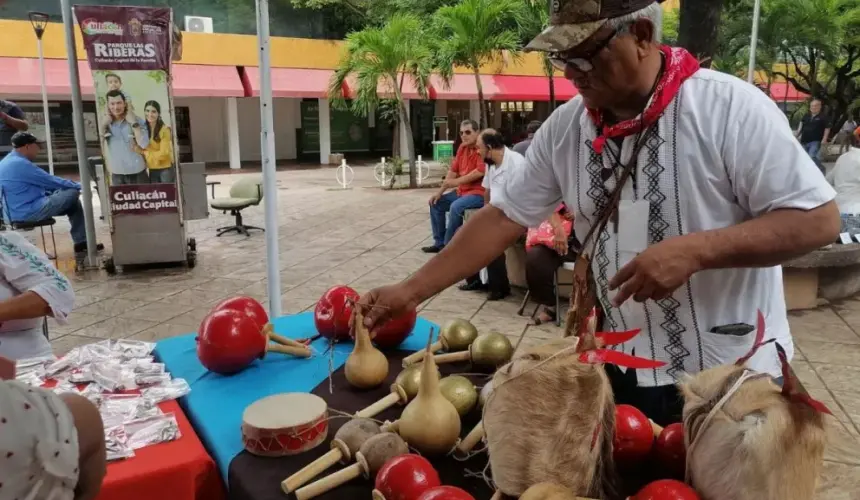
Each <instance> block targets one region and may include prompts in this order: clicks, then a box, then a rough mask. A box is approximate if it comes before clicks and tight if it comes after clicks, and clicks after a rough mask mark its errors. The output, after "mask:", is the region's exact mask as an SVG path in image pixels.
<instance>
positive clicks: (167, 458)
mask: <svg viewBox="0 0 860 500" xmlns="http://www.w3.org/2000/svg"><path fill="white" fill-rule="evenodd" d="M159 407H160V408H161V410H162V411H163V412H165V413H173V414H174V415H176V421H177V422H178V423H179V431H180V432H181V433H182V437H181V438H179V439H177V440H176V441H171V442H169V443H161V444H157V445H153V446H147V447H146V448H141V449H140V450H136V451H135V456H134V458H131V459H128V460H122V461H117V462H109V463H108V467H107V476H106V477H105V480H104V482H103V483H102V491H101V494H99V496H98V497H97V500H153V499H156V500H158V499H165V500H166V499H170V500H221V499H223V498H224V496H225V495H224V485H223V483H222V481H221V478H220V476H219V475H218V470H217V469H216V467H215V462H214V461H213V460H212V458H211V457H210V456H209V455H208V454H207V453H206V450H205V449H204V448H203V445H202V444H201V443H200V439H198V437H197V435H196V434H195V433H194V429H193V428H192V427H191V423H190V422H188V418H186V417H185V414H184V413H183V412H182V408H180V407H179V404H177V403H176V401H167V402H165V403H161V404H160V405H159Z"/></svg>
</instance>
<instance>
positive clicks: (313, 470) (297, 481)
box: [281, 448, 343, 495]
mask: <svg viewBox="0 0 860 500" xmlns="http://www.w3.org/2000/svg"><path fill="white" fill-rule="evenodd" d="M341 460H343V452H342V451H340V448H333V449H332V450H331V451H329V452H328V453H326V454H325V455H323V456H321V457H319V458H318V459H316V460H314V461H313V462H311V463H309V464H308V465H306V466H304V467H302V469H301V470H300V471H298V472H296V473H295V474H293V475H292V476H290V477H288V478H286V479H284V480H283V481H282V482H281V489H282V490H284V493H286V494H287V495H289V494H290V493H292V492H294V491H296V489H298V488H300V487H302V486H304V485H305V484H306V483H307V482H308V481H310V480H311V479H313V478H315V477H317V476H319V475H320V474H322V473H323V472H325V470H326V469H328V468H329V467H331V466H332V465H334V464H336V463H338V462H339V461H341Z"/></svg>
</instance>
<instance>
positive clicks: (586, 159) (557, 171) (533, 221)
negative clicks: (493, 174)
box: [492, 69, 835, 386]
mask: <svg viewBox="0 0 860 500" xmlns="http://www.w3.org/2000/svg"><path fill="white" fill-rule="evenodd" d="M596 134H597V131H596V129H595V127H594V125H593V124H592V122H591V120H590V119H589V118H588V116H587V114H586V112H585V107H584V105H583V102H582V99H581V98H580V97H577V98H575V99H573V100H571V101H569V102H568V103H566V104H565V105H563V106H561V107H560V108H559V109H557V110H556V111H555V112H554V113H553V114H552V116H550V118H549V120H548V121H547V122H546V123H545V124H544V125H543V126H542V127H541V128H540V130H539V131H538V133H537V135H536V136H535V138H534V141H533V142H532V145H531V147H530V148H529V150H528V154H527V155H526V162H527V165H526V167H525V168H523V169H519V170H515V171H513V172H510V173H509V175H508V177H507V182H506V183H505V186H504V191H505V193H504V196H502V197H499V198H498V199H497V200H496V199H494V200H493V201H492V203H493V205H496V206H498V207H499V208H501V209H502V210H503V211H504V212H505V214H506V215H507V216H508V217H510V218H511V219H513V220H514V221H516V222H518V223H519V224H521V225H523V226H526V227H535V226H537V225H538V224H540V222H541V221H543V220H545V219H546V218H547V217H548V216H549V215H550V213H552V211H553V210H554V209H555V207H556V206H557V205H558V203H559V202H560V201H564V202H565V203H566V204H567V206H568V207H570V209H571V211H573V212H575V214H576V219H575V224H574V230H575V231H576V235H577V237H578V238H579V239H580V241H582V240H583V239H584V238H585V235H586V233H587V232H588V229H589V228H590V226H591V224H593V223H594V222H595V218H596V216H597V214H598V213H599V212H600V208H601V207H603V206H604V205H605V204H606V203H607V201H608V196H607V193H611V192H612V190H613V189H614V184H615V177H614V176H613V173H612V170H613V163H612V162H611V161H610V160H611V158H612V155H613V154H614V155H618V154H619V146H618V144H617V143H615V142H613V141H607V143H606V146H605V148H604V151H603V155H598V154H597V153H596V152H595V151H594V149H593V148H592V147H591V143H592V141H593V140H594V139H595V138H596ZM635 139H636V136H635V135H634V136H630V137H627V138H625V139H624V140H623V142H621V145H620V157H621V164H626V163H627V161H628V160H629V158H630V156H631V155H632V149H633V145H634V141H635ZM607 172H608V174H607ZM617 174H618V173H617V172H616V173H615V174H614V175H617ZM604 179H606V180H604ZM834 196H835V192H834V191H833V189H832V188H831V187H830V186H829V184H828V183H827V182H826V181H825V179H824V176H823V175H821V173H820V172H819V170H818V168H817V167H816V166H815V164H814V163H813V162H812V161H811V160H810V158H809V156H808V155H807V154H806V153H805V152H804V151H803V149H802V147H801V146H800V144H798V142H797V140H795V138H794V136H793V134H792V131H791V129H790V127H789V124H788V121H787V119H786V117H785V115H783V113H782V112H781V111H780V110H779V109H778V108H777V106H776V104H775V103H774V102H773V101H772V100H770V98H768V97H767V96H766V95H765V94H764V93H763V92H761V91H760V90H758V89H757V88H755V87H753V86H752V85H749V84H747V83H746V82H743V81H741V80H739V79H738V78H735V77H733V76H730V75H726V74H723V73H718V72H715V71H711V70H706V69H700V70H699V71H698V72H696V73H695V74H694V75H693V76H692V77H690V78H689V79H688V80H686V81H685V82H684V83H683V84H682V86H681V89H680V91H679V93H678V94H677V95H676V96H675V98H674V99H673V101H672V102H671V103H670V104H669V106H668V107H667V109H666V111H665V113H664V114H663V115H662V117H661V118H660V119H659V121H658V124H657V126H656V129H655V131H654V133H653V134H651V135H649V137H648V139H647V141H646V142H645V146H644V147H643V148H642V150H641V152H640V154H639V158H638V162H637V168H636V170H635V173H634V176H633V178H632V179H630V180H628V182H627V184H626V185H625V189H624V192H623V197H622V201H621V203H620V206H619V217H618V219H619V222H618V232H617V233H616V232H615V231H614V230H613V229H614V228H613V227H612V225H611V224H610V226H609V227H607V230H605V231H604V232H603V233H602V234H600V235H599V238H598V245H597V248H596V251H595V253H594V255H592V264H593V266H592V269H593V271H594V277H595V280H596V282H597V289H598V298H599V300H600V302H601V304H602V305H603V308H604V310H605V312H606V319H605V322H604V325H603V328H605V329H610V330H622V329H632V328H641V329H642V332H643V333H642V334H640V335H639V336H637V337H636V338H635V339H633V340H632V341H630V342H628V343H626V344H623V345H622V346H620V349H622V350H623V351H624V352H626V353H635V354H636V355H639V356H643V357H648V358H652V359H657V360H661V361H665V362H666V363H667V366H666V367H664V368H659V369H655V370H651V369H648V370H638V371H637V379H638V383H639V385H640V386H662V385H668V384H673V383H675V382H676V381H677V380H678V377H679V375H680V374H682V373H684V372H687V373H697V372H699V371H701V370H703V369H706V368H709V367H713V366H716V365H720V364H725V363H731V362H734V361H735V360H737V359H738V358H739V357H741V356H743V355H744V354H745V353H746V352H747V351H748V350H749V348H750V347H751V345H752V342H753V338H754V333H750V334H748V335H745V336H732V335H721V334H716V333H711V332H710V330H711V329H713V328H715V327H717V326H722V325H728V324H733V323H748V324H750V325H755V323H756V311H757V310H758V309H761V310H762V312H763V313H764V315H765V320H766V324H767V331H766V334H765V338H766V339H769V338H773V337H776V338H777V339H778V341H779V342H780V344H782V346H783V347H784V348H785V351H786V353H787V354H788V356H789V358H790V357H791V356H792V354H793V352H794V348H793V344H792V340H791V334H790V332H789V327H788V318H787V315H786V307H785V298H784V296H783V288H782V268H781V267H779V266H777V267H769V268H758V269H751V268H748V269H719V270H707V271H703V272H700V273H697V274H695V275H694V276H693V277H692V278H691V279H690V280H689V281H688V282H687V283H686V284H685V285H684V286H682V287H681V288H679V289H678V290H676V291H675V292H674V293H673V294H672V296H670V297H668V298H666V299H663V300H660V301H656V302H655V301H646V302H644V303H637V302H634V301H633V300H632V299H631V300H628V301H627V302H626V303H625V304H623V305H622V306H621V307H620V308H613V307H611V305H610V303H609V300H610V299H611V297H612V295H613V293H614V292H610V291H609V290H608V288H607V282H608V280H609V279H610V278H612V276H613V275H615V273H616V272H617V271H618V270H619V269H620V268H621V267H623V266H624V265H625V264H626V263H627V262H629V261H630V260H631V259H633V257H635V256H636V255H637V254H638V253H639V252H641V251H643V250H645V248H647V247H648V246H649V245H653V244H655V243H658V242H660V241H662V240H664V239H666V238H671V237H674V236H678V235H683V234H687V233H692V232H696V231H706V230H710V229H719V228H724V227H728V226H732V225H735V224H739V223H741V222H744V221H746V220H749V219H751V218H753V217H756V216H760V215H762V214H765V213H767V212H769V211H772V210H776V209H780V208H797V209H812V208H816V207H818V206H821V205H823V204H825V203H827V202H829V201H831V200H832V199H833V198H834ZM494 198H495V197H494ZM751 237H754V235H751ZM589 248H590V245H589ZM748 366H750V367H751V368H753V369H756V370H759V371H763V372H767V373H770V374H772V375H774V376H776V377H779V376H781V372H780V364H779V361H778V359H777V356H776V354H775V353H774V352H773V350H770V349H762V350H760V351H759V353H758V354H756V356H755V357H753V358H752V359H751V360H750V362H749V363H748Z"/></svg>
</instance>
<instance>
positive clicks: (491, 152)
mask: <svg viewBox="0 0 860 500" xmlns="http://www.w3.org/2000/svg"><path fill="white" fill-rule="evenodd" d="M477 145H478V152H479V153H480V154H481V157H482V158H483V159H484V162H486V164H487V165H489V166H490V168H489V169H487V173H486V174H485V175H484V180H483V183H482V186H483V188H484V206H486V205H488V204H489V203H490V202H491V201H492V200H493V199H494V198H496V197H498V196H501V193H502V188H503V187H504V184H505V179H506V178H507V176H508V175H510V174H509V173H510V171H511V170H513V169H515V168H522V166H523V164H525V161H526V159H525V158H524V157H523V155H521V154H519V153H517V152H515V151H513V150H511V149H508V148H507V147H506V146H505V138H504V137H502V134H500V133H499V132H498V131H496V130H493V129H491V128H488V129H485V130H483V131H482V132H481V133H480V134H479V135H478V142H477ZM484 288H485V287H484V286H483V284H482V283H481V277H480V275H479V274H475V275H473V276H470V277H469V278H467V279H466V284H465V285H461V286H460V290H464V291H471V290H483V289H484ZM486 289H487V291H488V292H489V293H488V294H487V300H502V299H504V298H505V297H507V296H508V295H510V294H511V283H510V281H508V269H507V267H506V262H505V252H504V251H503V252H502V254H501V255H499V256H498V257H497V258H495V259H494V260H493V261H492V262H491V263H490V264H489V265H488V266H487V285H486Z"/></svg>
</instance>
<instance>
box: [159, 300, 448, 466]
mask: <svg viewBox="0 0 860 500" xmlns="http://www.w3.org/2000/svg"><path fill="white" fill-rule="evenodd" d="M272 325H273V326H274V327H275V333H278V334H279V335H283V336H284V337H289V338H294V339H302V338H308V337H313V336H314V335H316V333H317V331H316V327H315V326H314V317H313V313H312V312H305V313H301V314H296V315H291V316H282V317H280V318H275V319H274V320H272ZM431 327H432V328H433V329H434V336H436V335H438V332H439V327H438V325H436V324H435V323H432V322H430V321H427V320H425V319H423V318H418V322H417V323H416V324H415V328H414V329H413V330H412V334H411V335H410V336H409V337H407V339H406V340H405V341H404V342H403V344H401V345H400V347H399V349H402V350H407V351H417V350H419V349H423V348H424V346H425V345H426V344H427V335H428V334H429V333H430V328H431ZM196 336H197V335H196V334H195V333H192V334H188V335H183V336H180V337H172V338H169V339H164V340H162V341H160V342H158V343H157V344H156V347H155V355H156V356H157V357H158V358H159V360H160V361H161V362H163V363H164V364H165V367H166V368H167V370H168V371H170V373H171V375H173V376H174V377H176V378H184V379H185V380H187V381H188V383H189V384H190V385H191V393H190V394H188V395H187V396H185V397H183V398H181V399H180V401H179V404H180V405H181V406H182V408H183V410H185V414H186V416H187V417H188V419H189V420H190V421H191V425H192V426H193V427H194V430H195V431H196V432H197V435H198V436H199V437H200V440H201V441H202V442H203V445H204V446H205V447H206V449H207V450H208V451H209V453H210V454H211V455H212V458H214V459H215V463H216V464H218V468H219V470H220V471H221V477H223V478H224V481H225V482H226V481H227V470H228V467H229V466H230V461H231V460H233V458H234V457H235V456H236V455H237V454H239V452H241V451H242V450H243V449H244V448H243V447H242V432H241V426H242V413H243V412H244V411H245V408H247V407H248V406H249V405H251V404H252V403H254V402H256V401H257V400H259V399H262V398H264V397H266V396H271V395H272V394H279V393H283V392H311V391H312V390H313V389H314V387H316V386H317V385H319V384H320V383H322V382H323V381H324V380H325V379H326V378H328V374H329V362H330V360H331V361H332V362H333V366H332V367H331V369H332V370H337V369H338V368H340V367H341V366H342V365H343V364H344V363H345V362H346V358H347V356H349V353H350V352H351V351H352V343H343V344H338V345H335V348H334V356H333V357H332V356H331V353H329V352H326V350H327V349H328V340H327V339H318V340H316V341H314V342H313V343H312V344H311V349H312V350H313V351H314V356H313V357H311V358H309V359H300V358H294V357H291V356H286V355H283V354H277V353H273V354H271V355H268V356H266V357H265V358H264V359H262V360H257V361H255V362H254V364H252V365H251V366H250V367H248V368H247V369H245V370H244V371H242V372H240V373H237V374H235V375H230V376H224V375H219V374H217V373H212V372H209V371H208V370H206V368H204V367H203V365H201V364H200V360H198V359H197V345H196V342H195V338H196ZM434 341H435V338H434Z"/></svg>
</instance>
